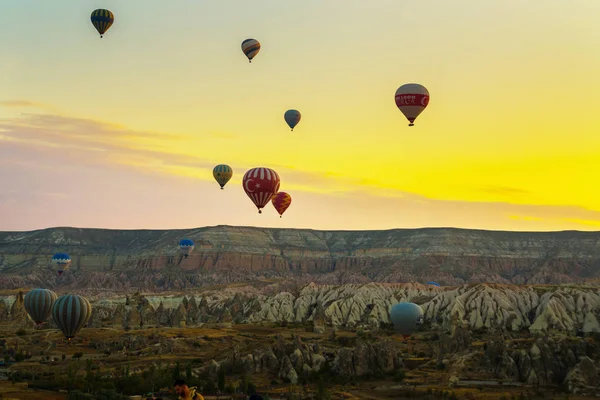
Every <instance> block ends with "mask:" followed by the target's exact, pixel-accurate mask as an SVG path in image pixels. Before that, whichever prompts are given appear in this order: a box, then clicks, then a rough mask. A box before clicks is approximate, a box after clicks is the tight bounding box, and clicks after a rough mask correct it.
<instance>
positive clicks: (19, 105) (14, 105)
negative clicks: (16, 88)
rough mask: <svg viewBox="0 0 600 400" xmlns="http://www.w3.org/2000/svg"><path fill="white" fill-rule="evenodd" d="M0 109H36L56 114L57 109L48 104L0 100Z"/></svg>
mask: <svg viewBox="0 0 600 400" xmlns="http://www.w3.org/2000/svg"><path fill="white" fill-rule="evenodd" d="M0 107H4V108H11V109H23V108H37V109H39V110H44V111H50V112H55V113H56V112H58V109H57V108H56V107H54V106H52V105H50V104H45V103H39V102H37V101H29V100H0Z"/></svg>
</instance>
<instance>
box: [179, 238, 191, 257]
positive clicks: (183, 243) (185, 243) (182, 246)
mask: <svg viewBox="0 0 600 400" xmlns="http://www.w3.org/2000/svg"><path fill="white" fill-rule="evenodd" d="M179 250H180V251H181V254H183V256H184V257H185V258H187V257H188V256H189V255H190V253H191V252H192V250H194V241H193V240H192V239H181V240H180V241H179Z"/></svg>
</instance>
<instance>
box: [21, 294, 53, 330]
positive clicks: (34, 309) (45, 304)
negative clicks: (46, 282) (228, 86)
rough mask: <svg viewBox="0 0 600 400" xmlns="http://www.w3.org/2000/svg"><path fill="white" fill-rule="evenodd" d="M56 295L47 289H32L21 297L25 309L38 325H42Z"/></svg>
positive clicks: (48, 314)
mask: <svg viewBox="0 0 600 400" xmlns="http://www.w3.org/2000/svg"><path fill="white" fill-rule="evenodd" d="M57 297H58V296H57V295H56V293H54V292H53V291H52V290H48V289H33V290H30V291H29V292H27V294H26V295H25V298H24V299H23V303H24V306H25V310H27V314H29V316H30V317H31V319H32V320H33V322H35V324H36V325H37V326H38V327H39V326H41V325H43V324H44V323H45V322H46V320H47V319H48V317H49V316H50V312H52V305H53V304H54V302H55V301H56V298H57Z"/></svg>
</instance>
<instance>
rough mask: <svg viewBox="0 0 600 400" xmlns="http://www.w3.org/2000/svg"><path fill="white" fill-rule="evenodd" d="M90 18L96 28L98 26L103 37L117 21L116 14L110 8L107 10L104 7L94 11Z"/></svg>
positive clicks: (97, 28)
mask: <svg viewBox="0 0 600 400" xmlns="http://www.w3.org/2000/svg"><path fill="white" fill-rule="evenodd" d="M90 19H91V20H92V25H94V28H96V30H97V31H98V33H99V34H100V37H103V36H104V34H105V33H106V31H107V30H108V28H110V27H111V26H112V24H113V23H114V22H115V16H114V14H113V13H112V12H111V11H110V10H105V9H103V8H99V9H97V10H94V11H92V16H91V17H90Z"/></svg>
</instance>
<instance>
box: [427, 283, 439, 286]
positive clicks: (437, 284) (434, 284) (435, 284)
mask: <svg viewBox="0 0 600 400" xmlns="http://www.w3.org/2000/svg"><path fill="white" fill-rule="evenodd" d="M427 284H428V285H433V286H440V284H439V283H437V282H427Z"/></svg>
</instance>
